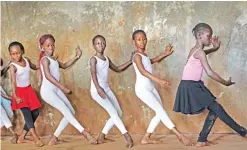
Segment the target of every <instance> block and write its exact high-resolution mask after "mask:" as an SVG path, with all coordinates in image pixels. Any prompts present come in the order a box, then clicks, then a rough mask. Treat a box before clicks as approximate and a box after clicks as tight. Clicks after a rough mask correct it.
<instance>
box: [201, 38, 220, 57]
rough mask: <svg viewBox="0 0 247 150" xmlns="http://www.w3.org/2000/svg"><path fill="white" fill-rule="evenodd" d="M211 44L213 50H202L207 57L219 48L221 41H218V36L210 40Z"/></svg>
mask: <svg viewBox="0 0 247 150" xmlns="http://www.w3.org/2000/svg"><path fill="white" fill-rule="evenodd" d="M212 44H213V48H211V49H207V50H204V52H205V54H206V55H208V54H210V53H212V52H215V51H217V50H218V49H219V48H220V44H221V41H220V40H219V37H218V36H214V37H213V38H212Z"/></svg>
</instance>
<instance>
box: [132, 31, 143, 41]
mask: <svg viewBox="0 0 247 150" xmlns="http://www.w3.org/2000/svg"><path fill="white" fill-rule="evenodd" d="M137 33H143V34H145V36H147V35H146V33H145V32H144V31H143V30H136V31H135V32H134V33H133V34H132V40H135V36H136V34H137Z"/></svg>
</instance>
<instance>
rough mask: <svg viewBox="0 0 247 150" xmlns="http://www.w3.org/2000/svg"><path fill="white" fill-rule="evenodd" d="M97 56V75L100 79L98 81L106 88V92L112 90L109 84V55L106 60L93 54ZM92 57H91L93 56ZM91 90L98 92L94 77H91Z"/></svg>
mask: <svg viewBox="0 0 247 150" xmlns="http://www.w3.org/2000/svg"><path fill="white" fill-rule="evenodd" d="M92 57H94V58H96V60H97V63H96V76H97V79H98V83H99V85H100V87H102V88H103V89H104V91H105V92H107V91H109V90H110V87H109V85H108V71H109V60H108V58H107V57H105V59H106V60H102V59H100V58H98V57H97V56H92ZM92 57H91V58H92ZM90 92H97V89H96V87H95V85H94V82H93V78H92V77H91V88H90Z"/></svg>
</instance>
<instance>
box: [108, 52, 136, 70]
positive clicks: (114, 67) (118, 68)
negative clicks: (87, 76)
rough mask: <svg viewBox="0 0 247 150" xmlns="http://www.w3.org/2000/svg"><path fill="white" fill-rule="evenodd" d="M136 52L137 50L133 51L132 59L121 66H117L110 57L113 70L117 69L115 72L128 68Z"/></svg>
mask: <svg viewBox="0 0 247 150" xmlns="http://www.w3.org/2000/svg"><path fill="white" fill-rule="evenodd" d="M134 54H135V52H132V53H131V57H130V60H129V61H127V62H126V63H124V64H122V65H120V66H116V65H115V64H113V63H112V61H111V59H110V58H109V57H108V59H109V65H110V69H111V70H113V71H115V72H121V71H124V70H125V69H127V68H128V67H129V66H130V65H131V64H132V58H133V55H134Z"/></svg>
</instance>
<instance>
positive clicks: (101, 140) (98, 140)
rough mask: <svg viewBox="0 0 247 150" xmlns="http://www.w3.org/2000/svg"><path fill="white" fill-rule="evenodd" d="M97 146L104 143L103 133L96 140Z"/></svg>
mask: <svg viewBox="0 0 247 150" xmlns="http://www.w3.org/2000/svg"><path fill="white" fill-rule="evenodd" d="M97 142H98V144H102V143H105V134H104V133H100V134H99V137H98V139H97Z"/></svg>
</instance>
